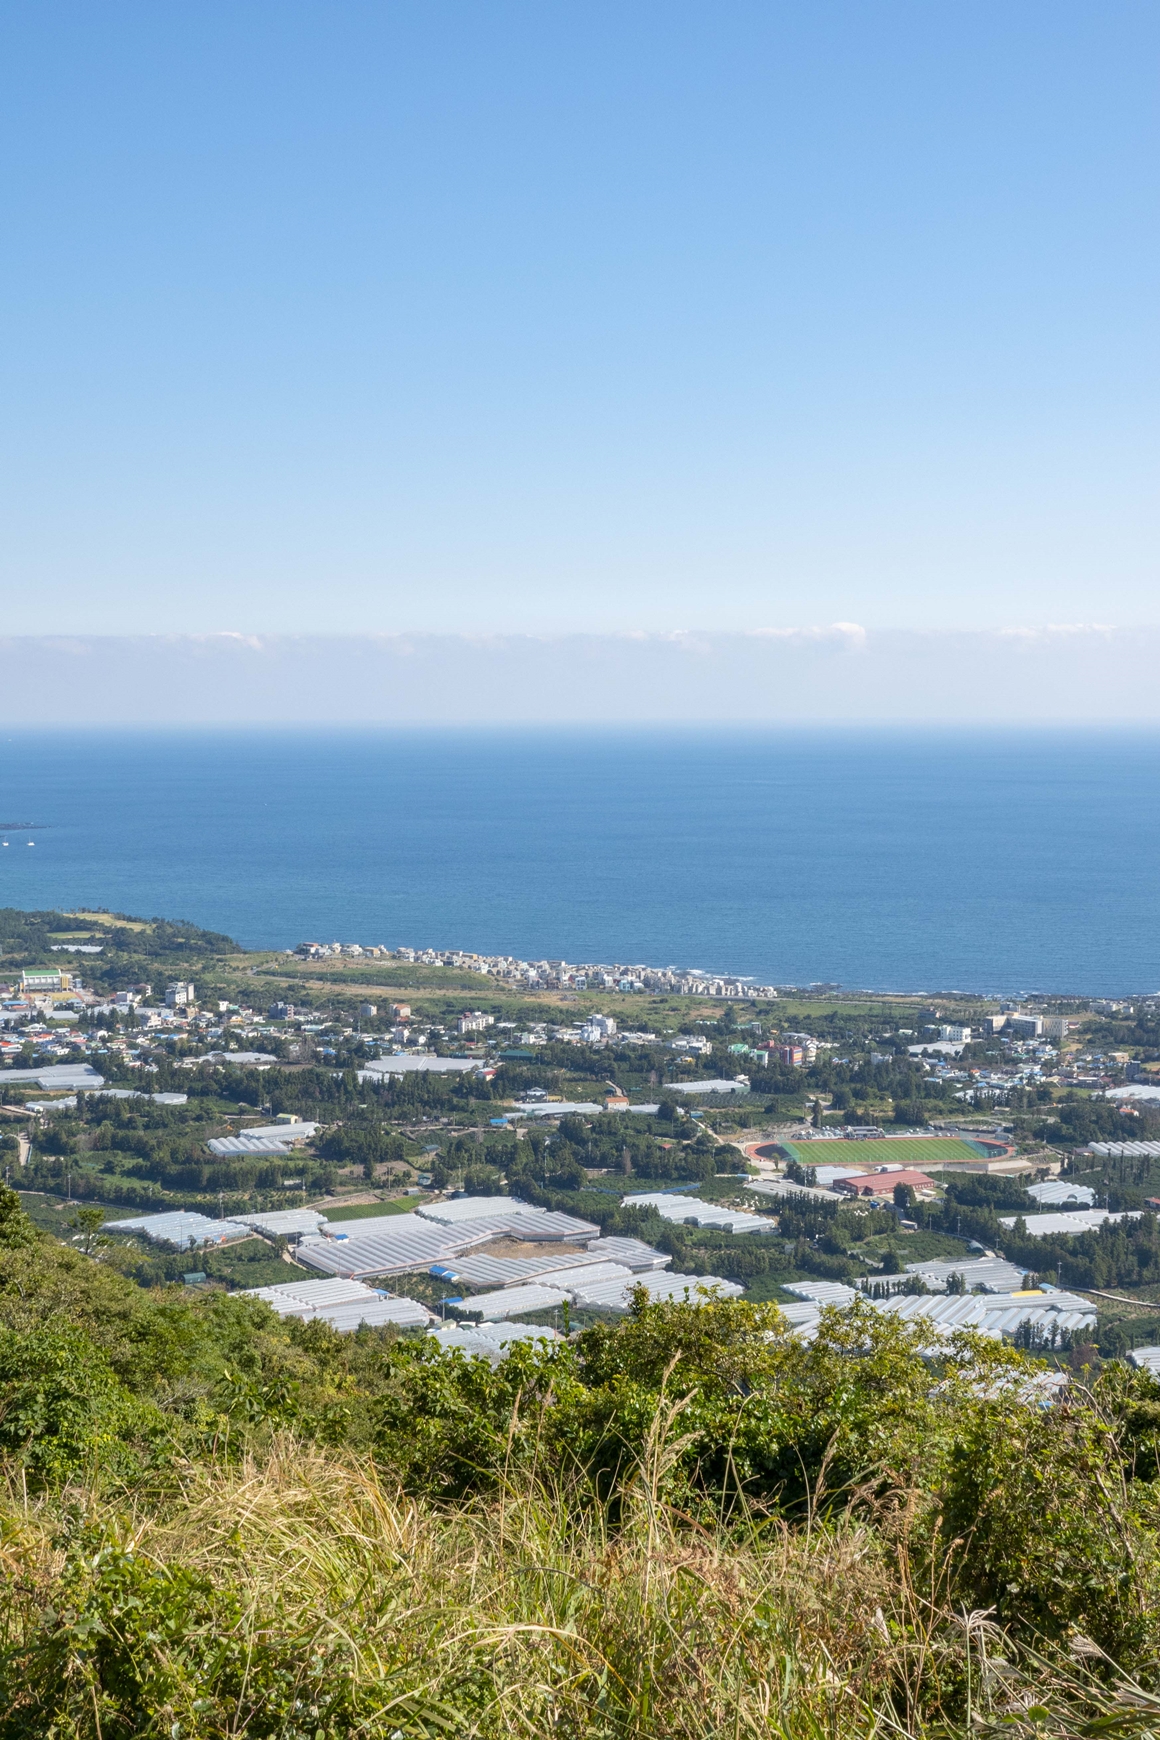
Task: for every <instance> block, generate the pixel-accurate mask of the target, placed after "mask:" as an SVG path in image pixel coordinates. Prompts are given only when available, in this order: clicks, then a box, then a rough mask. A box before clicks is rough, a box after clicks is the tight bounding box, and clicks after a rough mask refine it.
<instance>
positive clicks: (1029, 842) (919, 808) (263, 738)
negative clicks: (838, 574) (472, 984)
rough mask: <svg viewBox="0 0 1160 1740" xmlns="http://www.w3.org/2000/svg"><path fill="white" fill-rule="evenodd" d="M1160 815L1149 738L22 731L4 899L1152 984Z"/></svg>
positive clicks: (994, 984) (329, 931)
mask: <svg viewBox="0 0 1160 1740" xmlns="http://www.w3.org/2000/svg"><path fill="white" fill-rule="evenodd" d="M1158 799H1160V737H1158V736H1157V735H1156V734H1155V733H1149V734H1138V733H1137V734H1128V733H1112V732H1107V733H1103V734H1091V733H1087V734H1074V735H1070V734H1065V733H1061V732H1059V731H1052V732H1018V733H1013V732H999V731H995V732H988V733H976V732H964V731H955V732H951V731H946V732H930V731H923V732H917V731H914V730H907V731H895V732H891V731H883V730H875V731H871V730H860V731H849V730H844V731H836V730H835V731H830V732H819V731H809V732H806V731H800V732H793V731H786V730H776V731H775V730H768V731H756V730H750V731H736V730H731V731H716V732H706V731H697V732H676V731H672V730H665V731H661V730H655V731H642V730H637V731H614V730H596V729H593V730H571V731H563V730H541V731H527V730H524V731H470V732H469V731H462V730H457V731H454V732H452V731H448V732H437V731H388V730H379V731H367V730H317V729H311V730H303V731H288V730H277V731H274V730H271V731H254V730H224V729H223V730H220V731H192V730H189V731H180V732H178V731H174V732H140V731H122V730H117V731H114V730H108V731H103V730H92V731H76V730H69V731H64V730H61V731H44V730H28V731H14V730H12V729H10V728H9V729H8V730H6V731H5V732H4V733H3V735H0V822H3V823H4V824H5V827H4V831H3V833H2V835H0V837H2V838H3V839H5V840H7V841H8V845H7V846H6V847H3V848H0V905H5V906H20V907H53V906H58V907H73V906H83V905H97V906H104V907H109V908H112V909H114V910H119V911H123V912H128V913H137V914H142V915H144V916H147V917H152V916H155V915H164V916H166V917H171V918H176V919H188V920H191V921H192V922H194V923H197V924H201V925H206V926H209V927H210V928H212V929H216V930H224V931H227V932H229V933H230V934H231V935H232V936H234V937H236V938H237V939H238V940H239V941H240V942H242V943H244V944H246V945H247V946H249V947H254V948H292V947H293V946H294V945H295V944H296V943H299V942H302V941H305V940H315V941H321V942H327V941H333V940H339V941H343V942H362V943H384V944H387V945H389V946H392V947H396V946H399V945H401V944H404V943H406V944H410V945H412V946H416V947H427V946H441V947H457V948H468V949H478V950H481V951H484V952H488V953H491V952H496V953H505V954H514V955H520V956H524V957H529V958H543V957H551V958H557V957H564V958H566V959H568V960H572V961H584V960H603V961H611V960H621V961H627V962H644V963H647V964H649V965H658V966H666V965H676V966H684V967H698V968H702V969H704V970H706V971H711V972H728V973H740V974H749V975H752V976H753V977H754V978H756V979H757V980H759V981H760V982H763V983H775V984H796V985H804V984H809V983H818V982H832V983H837V984H841V985H843V986H847V987H858V988H869V989H876V990H895V991H938V990H942V991H949V990H968V991H986V992H993V993H1012V994H1017V993H1020V992H1033V991H1075V992H1080V993H1087V994H1092V995H1101V996H1111V995H1118V994H1124V993H1130V992H1146V991H1154V990H1156V989H1157V987H1158V986H1160V924H1158V922H1157V921H1158V916H1160V802H1158ZM29 840H33V841H34V842H35V844H34V845H33V846H31V847H30V846H29V845H28V844H27V842H28V841H29Z"/></svg>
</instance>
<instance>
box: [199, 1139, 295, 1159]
mask: <svg viewBox="0 0 1160 1740" xmlns="http://www.w3.org/2000/svg"><path fill="white" fill-rule="evenodd" d="M206 1147H207V1148H208V1149H209V1151H210V1153H211V1154H216V1155H218V1157H219V1158H221V1159H228V1158H229V1157H231V1156H235V1155H239V1154H273V1155H286V1154H289V1153H290V1144H289V1142H280V1141H278V1140H277V1139H276V1138H275V1137H273V1136H214V1137H213V1138H212V1140H211V1141H209V1142H207V1143H206Z"/></svg>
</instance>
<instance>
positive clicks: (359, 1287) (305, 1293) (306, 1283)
mask: <svg viewBox="0 0 1160 1740" xmlns="http://www.w3.org/2000/svg"><path fill="white" fill-rule="evenodd" d="M382 1296H383V1295H382V1294H381V1293H377V1292H376V1291H375V1289H374V1288H373V1287H366V1286H364V1285H363V1283H362V1282H361V1281H348V1280H345V1279H343V1278H341V1277H340V1276H337V1275H336V1276H334V1277H333V1279H331V1278H327V1279H325V1280H317V1281H311V1280H307V1279H306V1277H305V1276H303V1278H302V1280H300V1281H287V1282H285V1283H284V1284H282V1283H280V1284H279V1285H278V1286H276V1287H249V1288H247V1290H246V1298H247V1299H262V1300H264V1301H265V1303H266V1304H267V1305H272V1306H273V1307H274V1310H275V1311H277V1313H278V1315H279V1316H280V1317H284V1316H297V1315H298V1314H299V1313H300V1312H302V1311H315V1310H318V1309H319V1308H320V1307H322V1306H329V1305H341V1304H343V1303H346V1302H353V1301H356V1300H365V1301H369V1300H371V1299H381V1298H382Z"/></svg>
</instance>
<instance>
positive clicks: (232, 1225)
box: [105, 1209, 250, 1251]
mask: <svg viewBox="0 0 1160 1740" xmlns="http://www.w3.org/2000/svg"><path fill="white" fill-rule="evenodd" d="M105 1230H106V1231H109V1232H139V1233H144V1235H145V1237H146V1238H147V1239H155V1240H159V1241H163V1242H164V1243H166V1244H171V1245H176V1246H177V1248H178V1250H179V1251H186V1250H190V1249H192V1248H194V1247H195V1246H198V1245H220V1244H221V1243H222V1242H223V1241H224V1240H225V1239H244V1238H249V1236H250V1229H249V1227H248V1226H243V1225H242V1223H241V1222H240V1221H235V1220H210V1218H209V1216H208V1215H204V1214H187V1213H186V1212H185V1211H184V1210H181V1209H174V1210H172V1211H170V1212H169V1213H167V1214H141V1215H135V1216H134V1217H133V1218H132V1219H131V1220H107V1221H106V1222H105Z"/></svg>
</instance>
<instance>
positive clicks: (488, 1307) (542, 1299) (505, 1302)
mask: <svg viewBox="0 0 1160 1740" xmlns="http://www.w3.org/2000/svg"><path fill="white" fill-rule="evenodd" d="M567 1299H568V1295H567V1293H564V1292H562V1291H561V1290H560V1289H559V1288H558V1287H545V1286H542V1285H540V1284H538V1283H536V1282H532V1283H530V1284H529V1285H528V1286H526V1287H501V1288H500V1290H499V1292H498V1293H477V1294H475V1296H474V1297H473V1298H471V1299H465V1300H464V1301H463V1304H462V1306H461V1307H460V1309H461V1310H463V1311H469V1312H471V1313H472V1315H473V1316H475V1315H477V1316H479V1317H482V1318H483V1319H484V1320H485V1321H487V1320H488V1319H491V1318H499V1317H522V1316H523V1314H524V1312H525V1311H551V1310H552V1309H553V1308H554V1307H556V1306H558V1305H563V1304H565V1303H566V1302H567Z"/></svg>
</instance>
